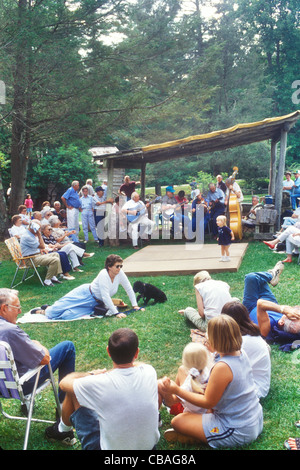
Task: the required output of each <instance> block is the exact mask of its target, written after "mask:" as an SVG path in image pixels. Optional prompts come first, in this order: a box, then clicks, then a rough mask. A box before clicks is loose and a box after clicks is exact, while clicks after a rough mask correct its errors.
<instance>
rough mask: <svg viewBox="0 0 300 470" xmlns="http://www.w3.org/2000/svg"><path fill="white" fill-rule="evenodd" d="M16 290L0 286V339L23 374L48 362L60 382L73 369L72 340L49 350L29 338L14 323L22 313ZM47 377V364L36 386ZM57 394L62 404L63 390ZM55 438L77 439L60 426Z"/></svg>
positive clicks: (72, 441)
mask: <svg viewBox="0 0 300 470" xmlns="http://www.w3.org/2000/svg"><path fill="white" fill-rule="evenodd" d="M21 311H22V309H21V305H20V300H19V293H18V291H16V290H12V289H6V288H2V289H0V341H6V342H7V343H8V344H9V345H10V347H11V349H12V352H13V355H14V359H15V363H16V367H17V371H18V374H19V376H20V377H22V376H23V375H24V374H25V373H26V372H27V371H28V370H30V369H34V368H35V367H38V366H39V365H46V364H48V363H49V362H50V364H51V367H52V370H53V372H55V371H56V370H57V371H58V376H59V377H58V378H59V381H60V380H62V379H63V378H64V377H65V376H66V375H68V374H70V373H71V372H74V370H75V358H76V351H75V346H74V344H73V343H72V342H71V341H63V342H61V343H58V344H56V345H54V346H53V347H52V348H51V349H50V350H48V349H47V348H46V347H45V346H44V345H43V344H41V343H40V342H39V341H36V340H33V339H31V338H30V337H29V336H28V334H27V333H25V331H23V330H22V329H21V328H20V327H19V326H17V325H16V323H17V317H18V315H19V314H20V313H21ZM48 378H49V370H48V367H43V368H42V369H41V372H40V377H39V384H38V385H39V386H40V385H41V384H42V383H44V382H45V380H47V379H48ZM34 380H35V377H33V378H32V379H30V380H29V381H28V382H27V383H26V385H25V386H24V388H23V390H24V393H25V394H29V393H31V392H32V389H33V386H34ZM58 396H59V401H60V403H63V401H64V398H65V392H63V391H62V390H61V388H59V390H58ZM59 431H61V432H60V433H59V434H58V440H59V441H60V442H61V443H62V444H64V445H73V444H75V442H76V439H75V437H74V433H73V431H72V430H67V432H63V431H65V429H64V428H62V429H61V428H60V429H59Z"/></svg>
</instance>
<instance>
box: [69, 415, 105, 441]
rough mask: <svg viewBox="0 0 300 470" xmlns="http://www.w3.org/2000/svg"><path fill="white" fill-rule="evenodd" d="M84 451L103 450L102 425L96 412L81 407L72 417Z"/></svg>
mask: <svg viewBox="0 0 300 470" xmlns="http://www.w3.org/2000/svg"><path fill="white" fill-rule="evenodd" d="M70 420H71V423H72V425H73V426H74V428H75V429H76V434H77V436H78V439H79V440H80V444H81V448H82V450H101V447H100V425H99V419H98V416H97V414H96V413H95V411H93V410H90V409H89V408H85V407H84V406H81V407H80V408H78V410H76V411H74V413H72V415H71V416H70Z"/></svg>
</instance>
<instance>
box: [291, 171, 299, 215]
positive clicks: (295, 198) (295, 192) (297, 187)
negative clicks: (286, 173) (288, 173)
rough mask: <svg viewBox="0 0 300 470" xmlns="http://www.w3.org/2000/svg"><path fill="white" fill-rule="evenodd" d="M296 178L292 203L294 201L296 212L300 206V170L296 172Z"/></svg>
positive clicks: (293, 205)
mask: <svg viewBox="0 0 300 470" xmlns="http://www.w3.org/2000/svg"><path fill="white" fill-rule="evenodd" d="M294 176H295V181H294V185H293V187H292V193H291V201H292V208H293V210H295V209H296V207H298V206H299V199H298V198H300V170H296V171H295V172H294Z"/></svg>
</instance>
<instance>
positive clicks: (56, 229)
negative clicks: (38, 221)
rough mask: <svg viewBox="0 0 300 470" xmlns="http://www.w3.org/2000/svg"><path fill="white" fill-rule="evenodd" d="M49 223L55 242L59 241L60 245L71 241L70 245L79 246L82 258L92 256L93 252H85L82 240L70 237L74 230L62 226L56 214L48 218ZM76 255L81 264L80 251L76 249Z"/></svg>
mask: <svg viewBox="0 0 300 470" xmlns="http://www.w3.org/2000/svg"><path fill="white" fill-rule="evenodd" d="M48 222H49V224H50V225H51V228H52V229H53V230H52V236H53V238H54V239H55V240H56V242H57V243H59V244H60V245H66V244H69V243H72V245H74V246H76V247H78V248H80V249H81V250H82V251H81V252H82V253H83V254H82V257H83V258H91V257H92V256H94V253H86V252H85V244H84V243H82V242H74V241H73V240H72V238H71V236H72V234H73V233H76V231H75V230H68V229H66V228H64V227H62V223H61V221H60V220H59V218H58V216H57V215H52V216H51V217H50V218H49V220H48ZM76 254H77V256H78V257H79V261H80V264H82V262H81V259H80V257H81V255H80V253H79V252H78V251H77V252H76Z"/></svg>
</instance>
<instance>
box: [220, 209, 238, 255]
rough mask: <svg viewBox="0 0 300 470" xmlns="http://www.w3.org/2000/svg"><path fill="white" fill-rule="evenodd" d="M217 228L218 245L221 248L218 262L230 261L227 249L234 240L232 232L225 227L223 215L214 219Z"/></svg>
mask: <svg viewBox="0 0 300 470" xmlns="http://www.w3.org/2000/svg"><path fill="white" fill-rule="evenodd" d="M216 222H217V226H218V239H217V240H218V243H219V245H220V246H221V256H222V257H221V259H220V261H230V257H229V247H230V245H231V242H232V240H234V233H233V231H232V230H231V229H230V228H229V227H227V225H226V217H225V215H219V216H218V217H217V219H216Z"/></svg>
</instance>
